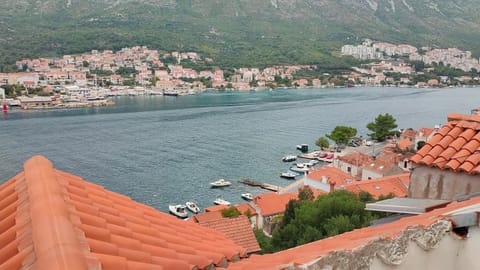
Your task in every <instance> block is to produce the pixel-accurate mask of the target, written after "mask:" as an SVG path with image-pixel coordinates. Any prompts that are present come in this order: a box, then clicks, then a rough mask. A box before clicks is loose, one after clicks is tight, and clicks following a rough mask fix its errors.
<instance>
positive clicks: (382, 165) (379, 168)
mask: <svg viewBox="0 0 480 270" xmlns="http://www.w3.org/2000/svg"><path fill="white" fill-rule="evenodd" d="M402 158H403V155H401V154H397V153H385V154H384V155H383V156H379V157H377V158H375V159H374V160H372V161H371V162H370V163H366V164H364V169H365V170H369V171H374V172H377V173H381V174H383V175H385V174H386V173H388V172H392V170H395V169H398V171H401V169H400V168H399V167H398V162H399V161H400V160H402Z"/></svg>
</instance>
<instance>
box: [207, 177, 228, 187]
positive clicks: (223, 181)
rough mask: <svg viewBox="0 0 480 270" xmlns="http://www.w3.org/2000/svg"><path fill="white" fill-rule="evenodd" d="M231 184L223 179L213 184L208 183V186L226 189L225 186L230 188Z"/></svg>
mask: <svg viewBox="0 0 480 270" xmlns="http://www.w3.org/2000/svg"><path fill="white" fill-rule="evenodd" d="M231 184H232V182H230V181H227V180H225V179H220V180H217V181H215V182H211V183H210V185H211V186H212V187H227V186H230V185H231Z"/></svg>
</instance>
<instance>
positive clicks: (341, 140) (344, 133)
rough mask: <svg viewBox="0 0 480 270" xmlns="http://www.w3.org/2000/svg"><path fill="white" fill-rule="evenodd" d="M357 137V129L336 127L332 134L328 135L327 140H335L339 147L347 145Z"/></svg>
mask: <svg viewBox="0 0 480 270" xmlns="http://www.w3.org/2000/svg"><path fill="white" fill-rule="evenodd" d="M355 135H357V129H355V128H352V127H347V126H336V127H335V128H334V129H333V131H332V133H330V134H327V135H326V136H327V138H329V139H331V140H333V141H334V142H335V143H336V144H338V145H345V144H347V143H348V141H349V140H350V139H351V138H352V137H354V136H355Z"/></svg>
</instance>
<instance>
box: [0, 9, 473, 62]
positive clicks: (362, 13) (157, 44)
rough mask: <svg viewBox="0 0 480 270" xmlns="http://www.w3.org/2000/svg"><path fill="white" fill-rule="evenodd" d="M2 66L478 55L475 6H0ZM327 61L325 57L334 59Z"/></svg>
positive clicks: (288, 60)
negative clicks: (388, 45) (395, 53)
mask: <svg viewBox="0 0 480 270" xmlns="http://www.w3.org/2000/svg"><path fill="white" fill-rule="evenodd" d="M4 2H5V3H3V4H2V9H1V10H0V18H1V19H0V65H5V64H7V63H10V64H11V63H12V62H14V61H15V60H19V59H20V58H24V57H40V56H59V55H62V54H67V53H82V52H85V51H89V50H90V49H120V48H122V47H126V46H132V45H146V46H149V47H152V48H156V49H160V50H168V51H172V50H181V51H185V50H194V51H198V52H200V53H203V54H204V55H206V56H209V57H212V58H214V59H215V60H216V62H218V63H219V64H220V65H225V66H235V65H258V64H265V65H267V64H282V63H324V64H325V65H336V63H338V64H339V65H343V64H346V63H342V61H343V60H341V59H340V60H339V59H338V58H336V57H335V56H336V52H337V51H338V50H339V48H340V47H341V46H342V45H344V44H355V43H359V42H361V40H363V39H364V38H370V39H374V40H382V41H387V42H394V43H409V44H412V45H415V46H438V47H460V48H461V49H467V50H471V51H473V53H474V54H478V53H479V52H480V49H479V48H477V46H476V44H478V43H479V42H480V36H479V35H474V34H472V33H475V32H476V29H478V28H479V27H480V18H479V17H478V16H477V14H480V7H479V6H478V5H476V4H475V1H473V0H457V1H447V0H438V1H433V0H419V1H412V0H360V1H354V0H339V1H329V0H315V1H314V0H305V1H300V0H234V1H228V2H227V1H221V0H203V1H198V0H143V1H133V0H83V1H80V0H46V1H33V0H4ZM332 52H333V53H332Z"/></svg>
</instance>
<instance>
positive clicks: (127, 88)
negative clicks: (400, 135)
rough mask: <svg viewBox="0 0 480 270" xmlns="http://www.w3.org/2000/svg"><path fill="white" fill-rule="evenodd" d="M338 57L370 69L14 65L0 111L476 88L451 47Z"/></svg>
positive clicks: (2, 81)
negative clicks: (232, 96)
mask: <svg viewBox="0 0 480 270" xmlns="http://www.w3.org/2000/svg"><path fill="white" fill-rule="evenodd" d="M341 51H342V54H343V55H350V56H353V57H355V58H359V59H363V60H370V61H373V62H370V63H367V64H362V65H360V66H356V67H352V68H351V71H350V72H345V73H341V74H329V73H321V74H320V72H318V71H317V70H318V66H315V65H289V66H271V67H266V68H264V69H260V68H247V67H244V68H236V69H231V70H222V69H220V68H218V67H214V63H213V59H211V58H204V57H202V56H200V55H199V54H198V53H196V52H165V53H160V52H159V51H158V50H154V49H149V48H147V47H145V46H135V47H131V48H123V49H121V50H119V51H117V52H114V51H112V50H105V51H102V52H100V51H98V50H92V51H91V52H89V53H84V54H79V55H64V56H63V57H59V58H39V59H23V60H19V61H17V62H16V66H17V69H18V70H19V71H21V72H16V73H0V86H2V87H3V90H0V91H1V92H0V95H1V96H3V100H4V103H6V104H7V105H8V106H20V107H22V108H24V109H30V108H63V107H83V106H108V105H112V104H113V102H112V101H111V100H106V98H108V97H112V96H125V95H129V96H137V95H165V96H168V95H170V96H178V95H192V94H196V93H201V92H203V91H205V90H207V89H214V90H225V89H232V90H239V91H250V90H263V89H272V88H276V87H298V88H322V87H345V86H347V87H353V86H400V87H401V86H407V87H445V86H458V85H465V84H466V85H472V84H475V85H476V84H478V81H479V76H478V73H477V70H480V68H479V67H480V64H479V61H478V59H475V58H472V57H471V53H470V52H468V51H461V50H459V49H456V48H449V49H431V48H426V47H424V48H422V51H423V52H424V54H420V53H419V50H418V49H417V48H415V47H413V46H411V45H405V44H401V45H394V44H390V43H384V42H372V41H370V40H367V41H365V42H364V43H363V44H362V45H358V46H352V45H345V46H343V47H342V50H341ZM404 59H405V60H404ZM375 60H379V61H375ZM407 60H408V61H407ZM418 62H421V63H423V64H422V65H424V66H425V68H423V69H422V70H421V71H419V67H418V66H415V65H414V64H413V63H418ZM439 63H442V65H448V67H449V68H454V69H458V70H460V71H463V73H464V74H463V73H462V74H459V73H458V72H457V73H455V74H457V75H458V76H456V75H455V74H454V75H452V74H444V75H441V74H440V75H436V74H435V73H432V72H434V71H435V67H430V65H438V64H439ZM426 66H428V67H426ZM300 71H301V72H300ZM298 74H308V76H307V75H298ZM427 75H428V76H427Z"/></svg>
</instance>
